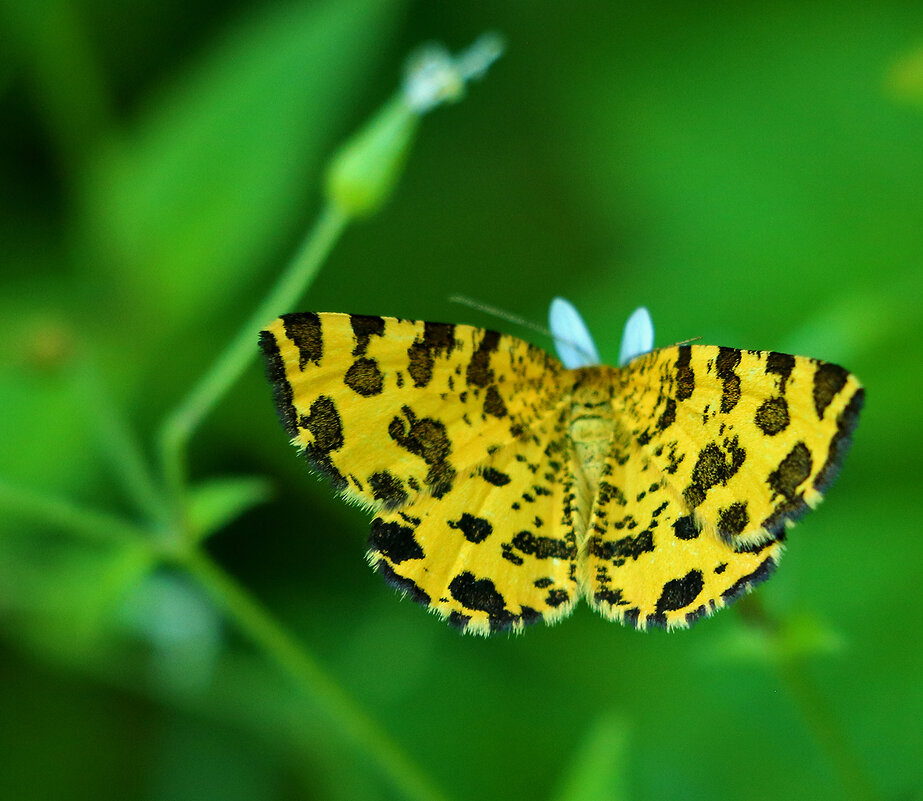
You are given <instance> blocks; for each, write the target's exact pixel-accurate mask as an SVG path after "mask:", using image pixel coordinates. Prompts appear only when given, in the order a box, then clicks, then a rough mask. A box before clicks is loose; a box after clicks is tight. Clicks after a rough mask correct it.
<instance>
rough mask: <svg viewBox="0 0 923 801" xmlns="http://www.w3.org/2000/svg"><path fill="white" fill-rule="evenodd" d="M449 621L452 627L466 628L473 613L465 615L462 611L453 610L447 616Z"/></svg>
mask: <svg viewBox="0 0 923 801" xmlns="http://www.w3.org/2000/svg"><path fill="white" fill-rule="evenodd" d="M447 620H448V623H449V625H450V626H452V628H456V629H461V630H462V631H464V629H465V628H466V627H467V625H468V624H469V623H470V622H471V615H463V614H462V613H461V612H451V613H450V614H449V616H448V618H447Z"/></svg>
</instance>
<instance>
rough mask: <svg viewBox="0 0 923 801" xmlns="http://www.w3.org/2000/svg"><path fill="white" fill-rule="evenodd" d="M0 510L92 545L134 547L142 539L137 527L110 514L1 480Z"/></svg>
mask: <svg viewBox="0 0 923 801" xmlns="http://www.w3.org/2000/svg"><path fill="white" fill-rule="evenodd" d="M0 507H2V508H5V509H8V510H9V511H10V512H12V513H14V514H23V515H28V516H29V517H32V518H35V519H36V520H42V521H44V522H45V523H50V524H51V525H55V526H60V527H61V528H65V529H67V530H68V531H72V532H74V533H75V534H79V535H81V536H82V537H83V538H84V539H87V540H92V541H94V542H99V543H107V544H112V543H117V544H123V545H124V544H126V543H133V544H136V543H137V542H138V541H139V540H142V539H143V538H144V536H145V533H144V531H143V530H142V529H141V528H138V527H136V526H133V525H132V524H131V523H128V522H126V521H124V520H122V519H121V518H118V517H115V516H114V515H108V514H106V513H104V512H97V511H96V510H95V509H84V508H82V507H79V506H76V505H75V504H73V503H71V502H70V501H67V500H63V499H61V498H54V497H52V496H50V495H44V494H41V493H38V492H32V491H31V490H27V489H22V488H21V487H14V486H12V485H10V484H7V483H6V482H4V481H0Z"/></svg>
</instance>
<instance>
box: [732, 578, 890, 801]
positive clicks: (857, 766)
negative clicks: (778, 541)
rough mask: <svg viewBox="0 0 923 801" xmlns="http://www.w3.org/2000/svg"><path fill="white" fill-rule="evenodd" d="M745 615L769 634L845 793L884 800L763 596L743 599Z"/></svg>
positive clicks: (792, 692)
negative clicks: (788, 649) (789, 650)
mask: <svg viewBox="0 0 923 801" xmlns="http://www.w3.org/2000/svg"><path fill="white" fill-rule="evenodd" d="M739 609H740V613H741V618H742V619H743V620H744V621H745V622H746V623H747V624H748V625H750V626H755V627H756V628H758V629H760V630H762V632H763V634H764V635H765V636H766V637H767V638H769V643H770V645H771V650H770V653H772V655H773V657H774V658H773V660H772V661H773V663H774V666H775V669H776V671H777V672H778V675H779V678H780V679H781V680H782V683H783V684H784V685H785V688H786V690H787V691H788V694H789V696H791V698H792V699H793V700H794V702H795V704H796V706H797V707H798V710H799V712H800V713H801V716H802V718H804V721H805V723H806V724H807V726H808V729H809V730H810V732H811V734H812V735H813V736H814V740H815V741H816V742H817V744H818V745H819V746H820V748H821V750H822V751H823V752H824V753H825V754H826V755H827V758H828V759H829V760H830V763H831V766H832V767H833V771H834V773H835V774H836V777H837V778H838V779H839V781H840V784H841V785H842V789H843V792H844V797H846V798H851V799H853V801H880V796H879V794H878V792H877V791H876V790H875V788H874V785H873V784H872V782H871V781H870V780H869V778H868V776H867V775H866V773H865V771H864V770H863V768H862V764H863V763H862V758H861V755H860V754H857V753H856V752H855V750H854V749H853V747H852V745H851V744H850V742H849V739H848V737H847V736H846V733H845V732H844V731H843V727H842V725H841V723H840V721H839V720H838V719H837V716H836V713H835V712H834V710H833V709H832V708H831V706H830V704H829V703H827V700H826V698H825V697H824V695H823V693H822V692H821V690H820V688H818V686H817V685H816V684H815V683H814V682H813V681H812V680H811V677H810V676H809V674H808V673H807V666H806V665H805V664H804V661H803V660H799V659H798V658H797V657H796V656H794V655H792V654H790V653H786V652H785V649H784V645H783V644H782V643H781V641H780V638H781V637H784V635H783V634H781V630H782V626H781V625H780V623H779V621H778V620H776V619H775V618H774V617H773V616H772V615H771V614H770V613H769V612H768V611H767V609H766V607H765V606H764V605H763V603H762V602H761V601H760V599H759V597H758V596H756V595H748V596H747V597H746V598H744V599H742V601H741V602H740V603H739Z"/></svg>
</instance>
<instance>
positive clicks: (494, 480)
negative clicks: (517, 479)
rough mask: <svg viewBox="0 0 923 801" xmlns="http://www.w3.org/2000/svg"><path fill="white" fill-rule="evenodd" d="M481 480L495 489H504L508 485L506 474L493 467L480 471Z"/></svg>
mask: <svg viewBox="0 0 923 801" xmlns="http://www.w3.org/2000/svg"><path fill="white" fill-rule="evenodd" d="M481 478H483V479H484V480H485V481H486V482H487V483H488V484H493V485H494V486H495V487H504V486H506V485H507V484H509V483H510V477H509V476H508V475H507V474H506V473H502V472H500V471H499V470H496V469H495V468H493V467H485V468H484V469H483V470H482V471H481Z"/></svg>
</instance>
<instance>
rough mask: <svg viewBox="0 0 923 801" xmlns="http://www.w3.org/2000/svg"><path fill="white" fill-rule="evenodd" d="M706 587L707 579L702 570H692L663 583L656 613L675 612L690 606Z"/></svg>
mask: <svg viewBox="0 0 923 801" xmlns="http://www.w3.org/2000/svg"><path fill="white" fill-rule="evenodd" d="M704 587H705V581H704V580H703V578H702V571H700V570H690V571H689V572H688V573H687V574H686V575H685V576H683V577H682V578H679V579H673V580H672V581H668V582H667V583H666V584H664V585H663V591H662V592H661V593H660V598H658V599H657V606H656V607H655V612H656V614H658V615H660V614H663V613H664V612H673V611H676V610H677V609H682V608H684V607H686V606H689V604H691V603H692V602H693V601H695V599H696V598H698V597H699V594H700V593H701V592H702V589H703V588H704Z"/></svg>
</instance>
